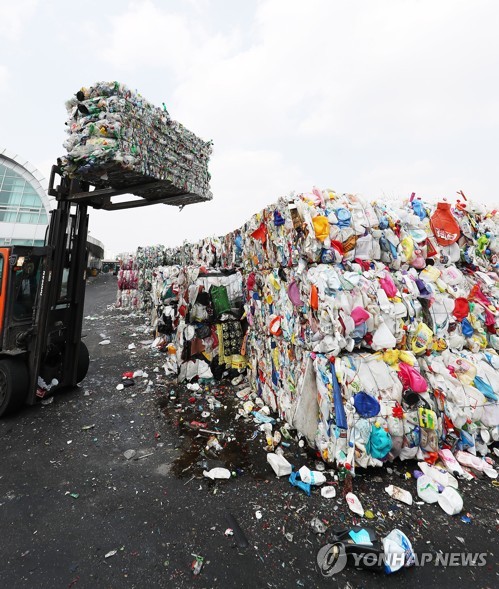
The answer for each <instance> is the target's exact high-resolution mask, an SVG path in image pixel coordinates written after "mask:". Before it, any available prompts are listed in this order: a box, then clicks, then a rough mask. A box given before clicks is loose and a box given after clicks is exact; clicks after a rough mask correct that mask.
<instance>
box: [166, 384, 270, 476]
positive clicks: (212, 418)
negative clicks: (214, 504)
mask: <svg viewBox="0 0 499 589" xmlns="http://www.w3.org/2000/svg"><path fill="white" fill-rule="evenodd" d="M171 390H172V391H174V392H175V397H173V398H172V397H170V394H169V393H166V394H163V395H161V396H160V397H158V399H157V404H158V407H159V408H160V409H161V411H162V413H163V415H164V416H165V418H166V419H167V421H168V423H169V425H170V426H171V427H172V429H173V430H174V431H175V433H176V434H177V435H178V441H179V444H178V450H179V451H180V456H179V457H178V458H176V459H175V460H174V462H173V465H172V468H171V472H172V473H173V474H174V475H175V476H176V477H178V478H191V477H192V476H194V477H199V478H202V477H203V470H209V469H211V468H214V467H216V466H222V467H225V468H228V469H229V470H230V471H231V472H235V473H236V475H237V476H244V475H250V476H251V477H253V478H254V479H257V480H264V479H266V478H268V468H267V466H268V465H267V456H266V452H265V451H264V449H263V444H262V441H261V440H262V439H263V438H262V436H263V432H259V431H258V427H257V426H256V425H255V424H254V423H253V422H252V421H250V422H246V421H244V420H243V419H237V420H236V419H235V416H236V414H237V409H236V407H237V405H238V403H239V399H238V398H237V397H235V392H234V390H233V389H232V388H231V387H230V386H229V385H218V386H215V387H211V388H209V389H208V390H206V387H204V388H203V389H201V390H200V391H198V392H197V396H196V393H193V392H191V391H189V390H187V388H186V387H185V386H183V385H178V384H172V385H171ZM210 396H211V397H214V398H215V400H216V403H217V404H218V403H219V404H220V406H219V407H215V408H211V407H210V405H209V403H208V400H207V397H210ZM204 411H209V412H210V415H209V416H208V417H202V415H201V414H202V413H203V412H204ZM200 429H201V430H208V431H209V432H216V433H215V434H213V433H207V432H202V431H199V430H200ZM255 432H257V433H258V436H257V437H256V438H255ZM213 437H216V439H217V441H218V443H219V444H220V446H221V449H220V448H219V449H218V450H216V449H215V445H212V446H211V447H209V448H208V447H207V446H209V445H210V442H211V441H212V439H213Z"/></svg>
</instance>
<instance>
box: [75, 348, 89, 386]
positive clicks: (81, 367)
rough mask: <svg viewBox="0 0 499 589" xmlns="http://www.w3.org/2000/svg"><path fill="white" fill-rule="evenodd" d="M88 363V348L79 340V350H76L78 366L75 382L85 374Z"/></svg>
mask: <svg viewBox="0 0 499 589" xmlns="http://www.w3.org/2000/svg"><path fill="white" fill-rule="evenodd" d="M89 365H90V356H89V354H88V348H87V346H86V345H85V344H84V343H83V342H80V350H79V352H78V368H77V369H76V382H81V381H82V380H83V379H84V378H85V376H87V372H88V367H89Z"/></svg>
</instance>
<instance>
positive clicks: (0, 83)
mask: <svg viewBox="0 0 499 589" xmlns="http://www.w3.org/2000/svg"><path fill="white" fill-rule="evenodd" d="M9 75H10V72H9V70H8V69H7V67H6V66H4V65H1V64H0V90H3V88H4V87H5V86H6V85H7V83H8V79H9Z"/></svg>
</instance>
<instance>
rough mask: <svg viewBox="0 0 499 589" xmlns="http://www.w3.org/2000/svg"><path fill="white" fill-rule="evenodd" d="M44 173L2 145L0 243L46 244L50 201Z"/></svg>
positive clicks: (6, 244) (0, 162) (4, 244)
mask: <svg viewBox="0 0 499 589" xmlns="http://www.w3.org/2000/svg"><path fill="white" fill-rule="evenodd" d="M41 181H43V178H42V176H41V174H40V173H39V172H38V171H37V170H36V169H35V168H34V167H33V166H31V164H29V163H28V162H26V161H23V160H22V159H21V158H19V157H18V156H16V155H13V154H9V153H8V152H7V151H6V150H2V149H0V246H9V245H43V244H44V240H45V230H46V227H47V225H48V221H49V211H50V205H49V201H48V198H47V195H46V193H45V191H44V190H43V188H42V185H41Z"/></svg>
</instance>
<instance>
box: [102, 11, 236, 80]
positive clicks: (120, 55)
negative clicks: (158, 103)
mask: <svg viewBox="0 0 499 589" xmlns="http://www.w3.org/2000/svg"><path fill="white" fill-rule="evenodd" d="M201 9H202V5H199V6H197V11H198V12H199V11H200V10H201ZM206 9H207V8H206ZM110 22H111V27H112V31H111V35H110V39H111V42H110V44H109V45H108V47H107V48H105V49H104V51H103V52H102V56H103V57H104V58H105V59H106V60H108V61H109V62H110V63H111V64H113V65H114V66H115V67H117V68H120V69H132V70H133V69H135V68H141V69H142V68H145V69H155V68H156V69H157V68H161V67H166V68H168V69H169V70H170V71H171V73H174V74H176V75H177V76H179V77H181V76H184V75H186V74H188V72H189V70H190V68H191V66H192V63H193V61H196V63H197V64H198V65H199V64H200V63H205V64H208V63H210V62H212V61H217V60H218V59H220V58H221V57H222V56H223V55H226V54H227V52H228V50H229V49H230V48H231V47H232V45H233V43H234V42H235V40H236V38H235V37H236V36H234V38H231V37H230V36H229V37H226V36H222V35H216V34H215V35H209V34H208V33H207V31H206V30H205V29H204V27H203V25H202V21H200V20H194V19H193V20H191V19H189V17H188V16H187V15H186V14H183V13H181V12H180V11H178V12H173V11H167V10H163V9H161V8H160V7H159V5H157V4H155V3H154V2H152V1H151V0H144V1H134V2H131V3H130V8H129V9H128V10H127V11H126V12H123V13H122V14H120V15H118V16H113V17H111V19H110Z"/></svg>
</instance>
